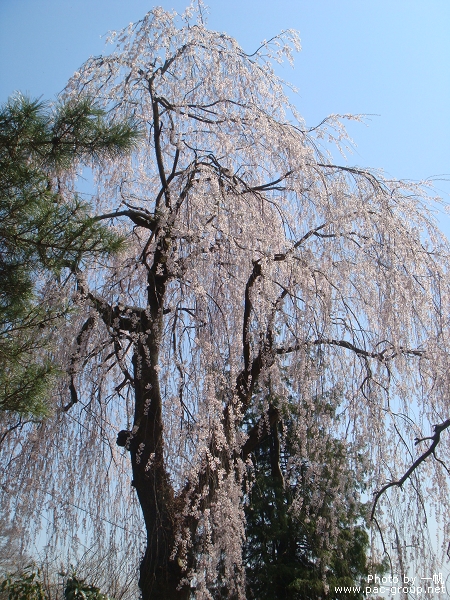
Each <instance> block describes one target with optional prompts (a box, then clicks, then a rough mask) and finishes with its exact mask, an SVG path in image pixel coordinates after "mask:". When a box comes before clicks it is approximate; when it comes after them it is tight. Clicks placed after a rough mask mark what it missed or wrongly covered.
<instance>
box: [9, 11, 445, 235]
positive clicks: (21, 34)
mask: <svg viewBox="0 0 450 600" xmlns="http://www.w3.org/2000/svg"><path fill="white" fill-rule="evenodd" d="M158 4H159V5H162V6H163V7H164V8H166V9H170V8H174V9H176V10H178V11H182V10H183V8H184V7H185V5H186V4H187V0H160V1H159V2H158ZM152 6H154V4H152V3H151V1H150V2H147V1H144V0H0V73H1V77H0V99H1V101H5V100H6V98H7V97H8V96H9V95H10V94H11V93H13V92H14V91H15V90H20V91H22V92H27V93H29V94H30V95H31V96H33V97H35V96H43V97H44V98H52V97H54V96H55V95H56V94H57V93H58V92H59V91H60V90H61V89H62V88H63V87H64V85H65V83H66V81H67V79H68V78H69V76H70V75H71V74H72V73H73V72H74V71H75V70H77V69H78V68H79V66H80V65H81V63H82V62H83V61H84V60H86V59H87V58H88V57H89V56H90V55H97V54H100V53H102V52H103V51H105V46H104V41H105V38H104V37H103V38H101V36H102V35H104V34H106V33H107V32H108V30H111V29H119V28H121V27H123V26H125V25H127V24H128V23H129V22H130V21H135V20H137V19H139V18H141V17H142V16H143V15H144V14H145V13H146V12H147V11H148V10H149V9H150V8H152ZM208 25H209V27H210V28H212V29H216V30H220V31H226V32H227V33H229V34H230V35H233V36H234V37H236V38H237V40H238V41H239V43H240V44H241V46H243V47H244V49H246V50H247V51H250V50H254V49H256V47H257V46H258V45H259V42H260V41H261V40H262V39H264V38H270V37H272V36H273V35H274V34H276V33H277V32H279V31H280V30H282V29H285V28H295V29H297V30H298V31H299V32H300V36H301V39H302V46H303V50H302V52H301V53H300V54H298V55H297V56H296V66H295V69H294V70H291V69H288V68H283V69H282V76H283V77H285V78H286V79H289V80H291V81H292V82H293V83H294V84H295V85H296V87H297V88H298V90H299V95H298V97H297V99H296V101H295V102H296V104H297V106H298V108H299V110H300V112H301V113H302V114H303V116H304V117H305V119H306V121H307V124H308V125H310V126H312V125H314V124H317V123H318V122H319V121H320V120H322V118H323V117H324V116H326V115H327V114H329V113H366V114H372V115H377V116H373V117H371V120H370V122H369V127H365V126H364V125H352V127H351V134H352V136H353V137H354V139H355V141H356V143H357V146H358V147H357V152H356V153H355V154H354V155H353V156H351V157H350V158H349V162H350V163H352V164H357V165H359V166H370V167H374V168H382V169H384V170H385V172H386V173H387V174H389V175H391V176H395V177H399V178H410V179H421V178H427V177H432V176H437V175H442V176H444V177H445V174H447V178H448V179H450V112H449V106H450V1H449V0H291V1H288V0H278V2H273V1H268V0H226V1H222V0H209V17H208ZM436 187H437V188H438V189H439V190H440V191H441V193H442V194H444V195H445V198H446V200H450V196H449V194H450V182H448V181H447V182H436ZM448 231H450V229H448Z"/></svg>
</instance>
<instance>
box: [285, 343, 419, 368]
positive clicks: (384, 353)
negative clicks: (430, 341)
mask: <svg viewBox="0 0 450 600" xmlns="http://www.w3.org/2000/svg"><path fill="white" fill-rule="evenodd" d="M321 345H327V346H339V347H341V348H346V349H347V350H351V351H352V352H354V353H355V354H357V355H358V356H363V357H364V358H374V359H376V360H379V361H381V362H387V361H389V360H392V359H393V358H395V357H396V356H399V355H400V354H402V355H410V356H424V355H425V351H424V350H412V349H410V348H403V347H402V346H400V347H399V348H398V350H397V351H392V352H391V353H390V354H389V353H388V351H389V348H385V349H384V350H381V351H380V352H369V351H368V350H365V349H364V348H359V347H358V346H356V345H355V344H352V343H351V342H348V341H347V340H333V339H326V338H323V339H322V338H320V339H317V340H313V341H309V342H302V343H300V344H296V345H294V346H288V347H287V348H277V349H276V353H277V354H290V353H291V352H297V351H298V350H301V349H302V348H305V347H307V346H321Z"/></svg>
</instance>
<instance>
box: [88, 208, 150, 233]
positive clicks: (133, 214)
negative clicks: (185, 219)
mask: <svg viewBox="0 0 450 600" xmlns="http://www.w3.org/2000/svg"><path fill="white" fill-rule="evenodd" d="M117 217H128V218H129V219H131V221H133V223H134V224H135V225H138V226H139V227H145V229H150V231H154V230H155V228H156V223H157V221H156V219H155V217H153V216H152V215H150V214H148V213H146V212H144V211H143V210H132V209H130V210H119V211H116V212H112V213H107V214H104V215H98V216H96V217H93V218H92V220H93V221H103V220H105V219H116V218H117Z"/></svg>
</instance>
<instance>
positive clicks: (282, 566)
mask: <svg viewBox="0 0 450 600" xmlns="http://www.w3.org/2000/svg"><path fill="white" fill-rule="evenodd" d="M284 411H285V412H286V411H288V412H290V414H289V415H288V416H287V417H285V419H284V431H283V430H282V429H281V427H280V424H279V423H274V424H273V425H271V426H270V427H269V428H268V431H267V437H266V438H265V439H264V440H263V442H262V443H261V445H260V446H259V447H258V448H256V449H255V451H254V453H253V456H252V458H253V464H254V469H255V478H254V482H253V486H252V490H251V494H250V502H249V504H248V506H247V508H246V521H247V526H246V534H247V542H246V546H245V561H246V575H247V598H248V599H249V600H250V599H255V600H256V599H257V600H265V599H267V600H276V599H283V600H288V599H289V600H290V599H292V600H294V599H299V598H301V599H305V600H318V599H319V598H323V597H324V596H328V594H329V597H330V598H337V599H344V598H346V599H347V598H349V599H350V598H362V592H361V593H355V592H351V593H350V592H340V591H336V588H339V587H342V586H345V587H349V586H350V587H353V586H358V584H359V583H360V582H361V579H362V578H363V577H364V576H367V573H368V557H367V550H368V543H369V538H368V534H367V531H366V528H365V526H364V505H363V504H362V503H361V502H360V501H359V500H358V497H359V494H360V491H361V482H360V481H358V478H357V477H356V475H355V474H354V473H351V472H350V465H349V459H348V448H346V447H345V444H344V443H342V442H341V441H338V440H337V439H334V438H333V437H332V436H331V435H330V434H329V433H328V432H327V431H326V430H325V428H323V427H321V428H320V431H316V432H313V431H312V428H311V427H310V428H309V431H308V433H307V436H306V439H304V440H303V441H302V442H300V443H301V444H302V445H303V448H302V449H301V454H303V455H304V456H305V458H304V459H303V460H302V461H300V462H292V461H291V460H290V459H291V455H293V454H294V446H295V445H298V443H299V440H298V439H297V438H296V433H295V432H296V425H297V423H296V421H297V420H298V418H299V415H298V411H297V410H296V409H295V407H294V405H292V406H289V407H285V408H284ZM313 411H314V412H315V413H316V417H317V414H318V413H319V411H320V412H321V413H322V414H323V412H328V413H330V416H331V417H332V418H335V415H334V408H333V402H332V395H327V397H325V398H323V399H322V400H317V402H316V403H315V406H314V407H313ZM311 417H313V415H311ZM310 423H317V418H316V419H315V418H311V419H310ZM253 425H254V424H252V423H250V427H252V426H253ZM317 434H319V435H320V436H321V437H322V438H323V439H325V442H322V444H321V445H320V447H319V448H318V449H317V448H316V449H315V450H314V444H313V443H311V442H313V439H312V438H313V437H314V435H317ZM297 450H298V449H297ZM331 464H333V465H334V466H333V468H331V467H330V465H331ZM294 504H295V505H296V508H297V510H295V511H293V510H292V509H293V507H294ZM299 506H300V507H301V508H300V509H299ZM330 526H331V529H333V528H334V531H327V529H330ZM372 570H373V568H372Z"/></svg>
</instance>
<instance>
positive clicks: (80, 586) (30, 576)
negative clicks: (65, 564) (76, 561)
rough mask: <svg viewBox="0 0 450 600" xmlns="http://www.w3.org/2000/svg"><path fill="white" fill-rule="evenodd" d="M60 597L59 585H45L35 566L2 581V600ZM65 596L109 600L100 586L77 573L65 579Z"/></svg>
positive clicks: (67, 597)
mask: <svg viewBox="0 0 450 600" xmlns="http://www.w3.org/2000/svg"><path fill="white" fill-rule="evenodd" d="M51 590H53V593H52V592H51ZM55 592H56V593H55ZM60 597H61V596H60V594H58V592H57V586H56V588H55V585H54V584H53V585H48V586H45V585H44V582H43V580H42V577H41V573H40V571H39V570H35V569H33V568H28V569H26V570H25V571H24V572H22V573H18V574H17V575H8V576H7V577H5V578H4V579H3V580H2V581H0V600H57V598H60ZM64 598H66V600H109V598H108V596H105V594H102V593H101V592H100V589H99V588H98V587H96V586H94V585H90V584H88V583H86V582H85V581H84V580H83V579H79V578H78V577H77V576H76V574H75V573H73V574H72V575H70V577H68V578H67V579H66V581H65V584H64Z"/></svg>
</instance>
